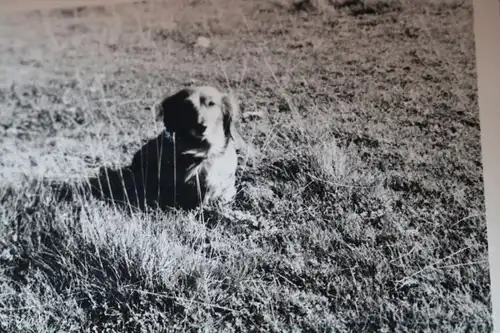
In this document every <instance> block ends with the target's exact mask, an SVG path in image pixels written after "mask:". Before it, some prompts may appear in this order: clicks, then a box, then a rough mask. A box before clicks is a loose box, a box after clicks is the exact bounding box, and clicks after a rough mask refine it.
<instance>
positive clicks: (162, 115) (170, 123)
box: [154, 89, 190, 133]
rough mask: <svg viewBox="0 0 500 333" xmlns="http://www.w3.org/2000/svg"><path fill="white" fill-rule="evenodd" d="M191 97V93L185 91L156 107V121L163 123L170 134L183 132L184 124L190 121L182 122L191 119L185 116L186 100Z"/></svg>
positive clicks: (163, 100)
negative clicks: (183, 119)
mask: <svg viewBox="0 0 500 333" xmlns="http://www.w3.org/2000/svg"><path fill="white" fill-rule="evenodd" d="M188 96H189V91H187V90H185V89H183V90H181V91H179V92H177V93H176V94H174V95H171V96H167V97H165V98H163V99H162V100H160V101H159V102H157V103H156V104H155V105H154V114H155V119H156V121H162V122H163V124H164V125H165V129H166V130H167V131H168V132H170V133H174V132H178V131H182V124H183V123H186V122H187V121H188V120H189V119H185V121H181V120H182V118H183V117H184V118H186V117H187V118H189V116H190V115H188V114H185V113H186V112H185V111H186V110H185V105H184V103H185V99H186V98H187V97H188Z"/></svg>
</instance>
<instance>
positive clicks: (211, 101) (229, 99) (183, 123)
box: [155, 86, 243, 151]
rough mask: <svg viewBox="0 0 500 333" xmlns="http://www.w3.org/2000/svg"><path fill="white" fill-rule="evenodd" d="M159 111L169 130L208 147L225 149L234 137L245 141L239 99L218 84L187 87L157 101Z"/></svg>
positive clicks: (156, 107) (157, 116) (239, 141)
mask: <svg viewBox="0 0 500 333" xmlns="http://www.w3.org/2000/svg"><path fill="white" fill-rule="evenodd" d="M155 113H156V120H157V121H163V123H164V125H165V128H166V130H167V131H168V132H169V133H171V134H173V133H175V135H176V137H178V138H179V139H181V140H185V141H188V142H193V143H199V144H200V146H206V147H207V150H211V151H220V150H223V149H224V148H225V147H227V144H228V143H229V141H230V140H234V141H235V142H236V143H237V144H242V143H243V139H242V137H241V135H240V131H239V106H238V102H237V100H236V98H235V97H234V96H233V95H232V94H227V93H222V92H220V91H219V90H218V89H216V88H214V87H210V86H200V87H189V88H184V89H182V90H180V91H178V92H177V93H175V94H174V95H171V96H168V97H166V98H165V99H163V100H162V101H161V102H160V103H158V104H156V105H155Z"/></svg>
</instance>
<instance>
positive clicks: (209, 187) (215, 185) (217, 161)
mask: <svg viewBox="0 0 500 333" xmlns="http://www.w3.org/2000/svg"><path fill="white" fill-rule="evenodd" d="M205 163H206V164H205V165H204V167H203V169H204V170H203V171H204V173H205V184H206V194H205V200H213V199H221V200H223V201H231V200H232V199H233V198H234V196H235V194H236V188H235V180H236V167H237V165H238V156H237V154H236V150H235V149H234V147H233V146H230V147H228V149H226V151H225V152H224V154H223V155H221V156H218V157H217V158H213V159H209V160H207V161H206V162H205Z"/></svg>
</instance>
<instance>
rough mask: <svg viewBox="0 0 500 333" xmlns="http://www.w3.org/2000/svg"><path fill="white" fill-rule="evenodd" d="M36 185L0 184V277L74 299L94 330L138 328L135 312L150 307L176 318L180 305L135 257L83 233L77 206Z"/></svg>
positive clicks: (167, 317) (17, 286) (18, 286)
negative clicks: (0, 214)
mask: <svg viewBox="0 0 500 333" xmlns="http://www.w3.org/2000/svg"><path fill="white" fill-rule="evenodd" d="M39 189H40V190H39V193H37V194H36V195H32V194H31V193H30V194H28V193H21V192H19V191H15V190H13V189H3V190H2V192H3V193H2V195H1V196H0V202H1V204H2V205H3V206H5V207H9V211H10V212H11V213H10V214H9V216H10V217H12V218H8V219H7V220H8V221H6V223H8V224H9V227H10V228H9V230H10V235H4V236H6V237H5V238H4V239H3V241H2V244H0V245H1V247H2V248H0V252H1V253H2V255H1V256H0V267H2V277H3V279H4V282H5V283H8V284H9V285H11V286H13V287H14V288H15V289H16V290H17V291H18V292H21V289H22V288H23V287H25V286H28V285H32V284H33V283H35V284H36V285H37V286H39V287H40V288H42V289H45V290H46V292H47V293H49V294H50V293H54V294H56V295H57V298H58V299H63V300H64V299H66V300H75V301H76V302H77V304H78V306H79V307H80V308H81V309H82V310H83V311H84V313H85V314H86V318H87V320H86V322H85V325H90V326H92V327H93V329H97V330H98V331H101V330H102V329H104V328H105V327H121V328H122V331H124V332H137V331H140V330H141V325H142V324H141V321H140V320H136V319H137V316H139V317H140V316H142V315H144V314H150V309H151V308H154V309H156V310H157V313H158V315H161V316H165V318H161V320H163V321H165V320H166V321H167V322H168V321H170V320H179V318H182V316H183V314H184V308H183V307H182V306H180V305H179V304H178V303H177V302H176V301H175V296H174V294H175V292H176V291H175V290H169V289H168V288H167V287H166V286H165V285H164V283H163V282H162V281H161V280H160V279H159V278H148V277H147V276H146V274H145V272H144V271H143V270H142V269H141V267H140V264H139V262H140V261H136V260H131V258H128V257H127V256H126V255H125V254H123V253H121V252H120V251H118V252H117V251H112V250H111V249H110V248H108V247H103V246H98V245H96V244H95V243H93V242H91V241H89V240H88V239H86V238H85V237H84V236H83V234H84V233H83V232H82V223H81V221H80V216H81V209H82V208H81V207H78V206H75V205H68V206H69V207H64V206H62V205H61V203H59V202H57V193H53V192H52V193H51V191H50V189H47V188H43V187H39ZM63 216H64V217H63ZM4 217H5V216H4ZM146 290H147V292H145V291H146ZM19 306H22V304H19ZM157 320H160V318H157Z"/></svg>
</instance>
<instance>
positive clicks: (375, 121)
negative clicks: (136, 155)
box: [0, 0, 491, 332]
mask: <svg viewBox="0 0 500 333" xmlns="http://www.w3.org/2000/svg"><path fill="white" fill-rule="evenodd" d="M214 4H215V5H217V6H214ZM299 7H300V6H299ZM302 7H303V8H295V9H294V8H293V6H289V5H278V4H274V3H272V2H268V1H253V2H251V3H249V2H242V3H239V2H232V1H222V0H217V1H216V0H214V1H192V2H191V3H186V4H183V3H182V2H180V1H169V2H165V3H164V2H144V3H137V4H134V5H120V6H118V5H117V6H111V7H92V8H90V7H89V8H85V7H79V8H76V9H71V10H68V9H64V10H58V11H52V12H49V13H45V12H31V13H26V14H21V13H20V14H16V15H13V14H10V15H8V16H5V17H3V18H2V22H3V23H2V25H3V26H2V29H0V37H1V40H0V52H1V54H2V55H4V57H3V58H2V62H1V65H0V66H1V67H0V73H1V74H0V75H1V76H2V80H1V81H2V83H1V86H0V87H1V89H0V103H1V107H2V110H3V111H2V117H1V119H0V131H1V132H0V133H1V136H0V137H1V139H0V140H1V141H0V142H1V146H0V149H1V151H0V165H1V167H2V172H1V173H0V184H1V185H2V186H1V189H0V192H1V193H0V197H1V198H2V200H1V205H0V208H1V209H0V214H1V220H2V221H5V222H4V223H3V224H2V226H1V229H0V230H1V232H2V237H1V238H2V242H3V244H2V246H3V247H4V249H5V251H3V252H2V255H1V267H2V271H1V276H2V279H1V281H2V282H1V283H2V284H1V289H2V292H1V293H0V295H1V296H0V305H1V306H2V307H3V310H0V318H1V320H0V325H2V326H1V327H2V329H6V330H7V331H9V332H17V331H26V330H36V331H54V329H55V330H56V331H64V332H68V331H72V329H73V330H74V331H79V330H80V329H81V328H83V329H85V330H91V329H92V328H98V329H99V330H101V331H102V330H103V329H104V327H107V328H108V329H110V330H112V329H114V330H115V331H121V332H122V331H124V330H127V329H128V330H133V331H138V330H139V328H140V327H142V328H143V329H144V330H146V331H148V330H149V331H151V330H159V329H162V328H174V327H176V328H177V329H179V330H181V331H189V330H197V329H199V328H204V329H207V330H208V331H221V330H227V331H247V330H248V331H252V330H255V329H257V330H265V331H275V332H286V331H291V330H292V329H293V328H297V329H300V330H303V331H318V332H320V331H321V332H324V331H339V332H373V331H390V332H415V331H428V332H434V331H437V330H439V331H446V332H466V331H467V332H470V331H475V332H487V331H489V330H491V319H490V300H489V285H490V284H489V274H488V263H487V242H486V223H485V220H484V204H483V201H484V199H483V183H482V176H481V173H482V170H481V155H480V140H479V135H480V130H479V118H478V107H477V91H476V76H475V62H474V39H473V31H472V5H471V4H470V3H468V2H465V3H463V1H444V0H443V1H419V2H418V3H412V4H408V3H405V2H399V1H383V0H378V1H370V2H368V1H367V2H365V3H364V4H363V3H362V2H358V1H351V2H340V1H339V2H336V5H335V6H330V7H329V6H326V5H325V7H319V5H317V6H316V8H314V6H310V8H308V7H307V6H302ZM309 9H310V10H309ZM315 9H316V10H315ZM317 9H320V10H317ZM200 35H202V36H206V37H209V38H210V39H211V42H212V45H211V46H210V47H209V48H208V49H204V48H200V47H197V46H196V45H195V41H196V38H197V37H198V36H200ZM457 36H460V38H457ZM192 79H194V80H198V81H199V82H200V83H203V84H213V85H218V86H221V87H227V85H230V86H231V87H232V88H233V89H235V91H237V93H238V95H239V98H240V99H241V101H242V108H243V113H244V114H246V115H251V114H253V113H254V112H258V113H261V114H262V116H261V117H258V118H255V117H250V116H248V117H247V118H245V119H246V120H245V121H244V123H243V131H244V133H245V136H246V137H247V138H248V140H249V141H251V142H252V143H253V145H254V146H256V147H258V148H259V150H260V151H261V152H262V153H263V154H262V156H261V157H260V158H259V159H256V160H246V159H245V158H244V159H243V162H246V164H245V165H243V166H242V169H241V170H240V177H239V182H240V183H241V184H242V185H243V187H244V191H243V192H242V193H241V195H240V198H239V201H238V202H237V203H236V204H235V205H234V207H233V208H232V209H231V210H230V209H227V210H223V211H211V212H209V211H207V212H205V214H204V216H203V218H202V217H201V216H199V215H197V214H195V213H193V214H181V215H179V216H178V215H172V214H163V213H155V214H152V215H141V214H133V215H132V216H129V215H125V214H122V213H120V212H117V211H115V210H113V208H112V207H106V206H104V205H102V204H101V203H99V202H94V201H79V202H78V201H77V202H74V203H60V202H57V200H56V195H55V194H54V193H52V192H51V190H50V189H48V188H46V187H45V186H44V185H43V184H41V183H40V180H41V179H42V178H43V177H49V178H57V179H61V180H70V179H74V178H83V177H86V176H88V175H90V174H91V173H93V172H94V171H95V169H96V167H99V166H102V165H113V164H123V163H127V162H129V160H130V158H131V156H132V154H133V152H134V151H135V150H136V149H138V148H139V147H140V145H141V143H143V142H145V141H146V140H147V139H148V138H151V137H153V136H155V135H156V134H157V133H158V131H159V130H160V128H159V125H158V124H154V123H153V120H152V116H151V114H150V111H146V110H145V107H146V106H149V105H151V103H153V102H154V101H155V100H156V99H157V98H159V97H161V96H162V95H164V94H166V93H169V92H173V91H174V90H177V89H178V88H179V87H180V86H181V85H182V84H184V83H185V82H187V81H189V80H192ZM37 195H38V197H37ZM37 198H40V200H38V199H37ZM14 281H15V282H14ZM49 328H51V329H49Z"/></svg>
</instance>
